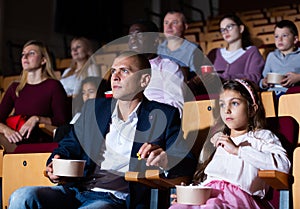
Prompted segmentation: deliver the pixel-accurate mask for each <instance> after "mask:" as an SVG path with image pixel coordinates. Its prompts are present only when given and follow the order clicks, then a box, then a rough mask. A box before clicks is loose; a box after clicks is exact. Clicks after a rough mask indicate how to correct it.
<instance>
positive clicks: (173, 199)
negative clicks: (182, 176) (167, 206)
mask: <svg viewBox="0 0 300 209" xmlns="http://www.w3.org/2000/svg"><path fill="white" fill-rule="evenodd" d="M170 197H171V198H172V202H171V204H172V205H173V204H176V203H177V195H176V194H171V195H170Z"/></svg>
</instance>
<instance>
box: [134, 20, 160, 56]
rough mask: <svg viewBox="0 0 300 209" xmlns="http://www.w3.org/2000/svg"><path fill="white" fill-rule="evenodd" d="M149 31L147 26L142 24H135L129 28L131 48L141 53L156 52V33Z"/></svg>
mask: <svg viewBox="0 0 300 209" xmlns="http://www.w3.org/2000/svg"><path fill="white" fill-rule="evenodd" d="M145 32H149V31H148V30H147V29H146V28H145V26H143V25H141V24H133V25H132V26H131V27H130V28H129V41H128V45H129V49H130V50H133V51H136V52H139V53H155V52H156V49H157V48H156V47H157V40H156V39H155V37H156V36H155V34H154V33H145Z"/></svg>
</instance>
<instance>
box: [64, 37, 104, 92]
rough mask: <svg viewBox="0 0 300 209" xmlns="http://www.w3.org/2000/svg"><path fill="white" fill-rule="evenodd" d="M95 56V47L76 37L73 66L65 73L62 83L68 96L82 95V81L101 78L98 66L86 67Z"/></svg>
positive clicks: (72, 50)
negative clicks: (90, 58) (93, 55)
mask: <svg viewBox="0 0 300 209" xmlns="http://www.w3.org/2000/svg"><path fill="white" fill-rule="evenodd" d="M92 54H93V47H92V44H91V42H90V40H88V39H87V38H84V37H76V38H73V39H72V41H71V55H72V62H71V66H70V67H69V68H68V69H66V70H65V71H64V73H63V74H62V78H61V80H60V82H61V83H62V84H63V86H64V88H65V90H66V92H67V95H68V96H72V97H76V95H78V94H80V86H81V81H82V80H83V79H85V78H86V77H88V76H100V70H99V69H98V67H97V66H96V65H88V66H87V65H86V63H87V61H88V59H89V57H90V56H91V55H92Z"/></svg>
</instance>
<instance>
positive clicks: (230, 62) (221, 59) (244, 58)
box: [207, 14, 264, 84]
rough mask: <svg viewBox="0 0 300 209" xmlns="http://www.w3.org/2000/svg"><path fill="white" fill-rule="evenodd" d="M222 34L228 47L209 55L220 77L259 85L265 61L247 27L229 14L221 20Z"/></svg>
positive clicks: (236, 17) (214, 50)
mask: <svg viewBox="0 0 300 209" xmlns="http://www.w3.org/2000/svg"><path fill="white" fill-rule="evenodd" d="M220 32H221V34H222V36H223V39H224V40H225V41H226V42H227V46H226V47H224V48H215V49H212V50H211V51H210V52H209V53H208V55H207V56H208V58H209V59H210V60H211V62H212V63H213V65H214V67H215V70H216V71H217V72H218V73H219V76H220V77H221V78H222V79H224V80H229V79H235V78H244V79H249V80H251V81H253V82H255V83H256V84H258V83H259V80H260V79H261V75H262V71H263V67H264V59H263V57H262V56H261V54H260V52H259V51H258V49H257V47H256V46H253V45H252V41H251V39H250V33H249V31H248V28H247V26H246V25H245V24H244V23H243V22H242V21H241V19H240V18H239V17H238V16H236V15H235V14H227V15H225V16H223V17H222V18H221V19H220Z"/></svg>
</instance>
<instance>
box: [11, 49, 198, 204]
mask: <svg viewBox="0 0 300 209" xmlns="http://www.w3.org/2000/svg"><path fill="white" fill-rule="evenodd" d="M150 67H151V66H150V63H149V61H148V60H147V58H146V57H145V56H143V55H141V54H136V53H133V52H123V53H122V54H121V55H119V56H118V57H117V58H116V59H115V60H114V62H113V64H112V67H111V74H112V77H111V86H112V92H113V97H114V98H113V99H105V98H97V99H96V100H88V101H87V102H86V103H85V104H84V107H83V110H82V114H81V116H80V118H79V119H78V121H77V122H76V123H75V124H74V129H72V131H71V132H70V133H69V134H68V136H66V137H65V138H64V139H63V140H62V141H61V142H60V143H59V147H58V148H57V149H56V150H54V152H53V153H52V155H51V156H50V157H49V160H48V162H47V167H46V173H47V175H48V177H49V179H50V180H51V181H52V182H56V183H59V185H58V186H52V187H23V188H20V189H18V190H16V191H15V192H14V193H13V194H12V196H11V197H10V206H9V208H10V209H16V208H17V209H23V208H34V207H35V206H36V205H38V206H39V207H41V208H49V209H50V208H51V209H52V208H69V209H75V208H90V209H93V208H95V209H101V208H105V209H107V208H150V196H151V195H150V192H151V189H150V188H148V187H146V186H144V185H142V184H140V183H135V182H126V181H125V179H124V173H125V172H126V171H128V170H129V169H130V170H131V171H140V172H144V171H145V169H147V167H150V168H151V167H152V166H154V167H156V168H158V167H160V168H161V169H163V170H164V171H165V172H164V174H162V175H167V177H172V176H173V175H176V176H180V175H190V174H191V172H194V171H193V169H191V168H194V166H195V164H196V163H195V159H194V158H193V157H192V156H190V154H189V151H188V150H186V149H185V145H184V144H183V143H185V140H182V139H181V131H180V117H179V111H178V110H177V109H176V108H174V107H171V106H169V105H165V104H162V103H158V102H155V101H149V100H147V98H145V97H144V96H143V90H144V89H145V88H146V86H147V85H148V83H149V81H150V74H151V70H150ZM103 136H104V137H103ZM104 138H105V139H104ZM137 156H139V158H138V157H137ZM52 158H63V159H85V160H86V165H85V172H84V177H83V178H79V179H77V178H69V179H68V178H62V177H59V176H55V175H54V174H53V168H52V162H51V160H52ZM62 182H66V183H65V184H61V183H62ZM20 197H22V198H20Z"/></svg>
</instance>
